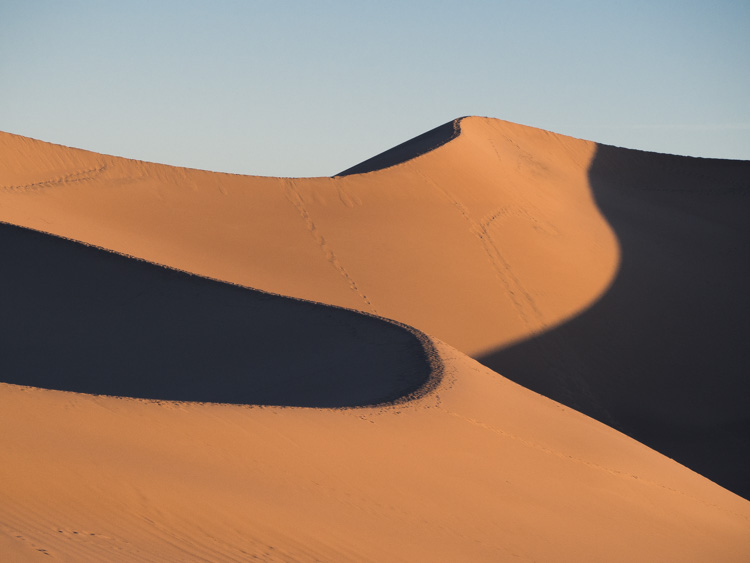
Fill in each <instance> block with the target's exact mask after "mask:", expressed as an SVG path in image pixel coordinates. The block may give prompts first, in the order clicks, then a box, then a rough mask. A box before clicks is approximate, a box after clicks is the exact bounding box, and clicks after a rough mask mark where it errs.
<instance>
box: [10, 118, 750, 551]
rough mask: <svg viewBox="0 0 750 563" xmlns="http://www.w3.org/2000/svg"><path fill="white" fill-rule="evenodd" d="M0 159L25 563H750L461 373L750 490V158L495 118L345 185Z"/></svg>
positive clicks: (725, 521) (694, 496) (623, 448)
mask: <svg viewBox="0 0 750 563" xmlns="http://www.w3.org/2000/svg"><path fill="white" fill-rule="evenodd" d="M0 154H3V160H2V161H0V220H1V221H5V222H7V223H9V224H8V225H0V240H2V245H1V246H0V248H2V251H1V252H2V262H3V265H4V269H5V270H4V273H3V276H4V282H3V283H4V284H5V285H4V286H3V289H4V291H3V296H2V308H3V310H4V313H5V314H4V319H3V323H2V331H3V334H2V338H3V341H4V342H6V344H7V345H8V350H7V351H6V352H4V354H3V357H2V359H0V365H1V366H2V373H3V379H2V381H4V382H5V383H4V384H0V401H1V402H2V407H1V408H0V418H2V425H3V428H5V429H8V431H6V432H3V433H2V435H1V436H0V440H1V441H2V446H0V451H2V452H3V455H4V463H3V464H0V549H2V550H4V551H5V552H7V553H8V554H10V555H9V557H11V558H16V559H18V560H28V559H31V558H33V557H35V556H39V557H40V558H41V557H43V558H45V560H46V559H47V558H48V556H53V557H58V558H61V559H67V560H76V561H78V560H101V559H103V558H104V559H112V560H118V559H119V560H133V559H137V560H175V559H201V558H204V559H211V560H215V559H220V560H248V559H250V558H252V557H253V556H255V557H258V558H262V559H267V560H293V559H302V560H314V559H316V558H317V559H322V560H340V559H363V560H366V559H370V560H450V561H455V560H494V561H496V560H509V559H516V558H521V559H534V560H571V561H574V560H575V561H580V560H622V561H633V560H679V561H689V560H695V561H706V560H721V561H731V560H737V561H742V560H746V559H747V557H748V554H750V505H748V502H747V501H746V500H744V499H742V498H740V497H738V496H736V495H734V494H732V493H730V492H728V491H726V490H725V489H722V488H721V487H719V486H717V485H716V484H714V483H712V482H710V481H709V480H707V479H705V478H704V477H701V476H699V475H698V474H696V473H693V472H691V471H690V470H688V469H686V468H685V467H683V466H682V465H679V464H678V463H676V462H674V461H672V460H670V459H668V458H666V457H664V456H663V455H660V454H659V453H657V452H655V451H654V450H652V449H649V448H648V447H646V446H644V445H642V444H640V443H638V442H636V441H635V440H633V439H631V438H629V437H627V436H625V435H623V434H621V433H619V432H618V431H616V430H614V429H613V428H610V427H608V426H605V425H604V424H601V423H599V422H596V421H595V420H592V419H591V418H588V417H586V416H584V415H582V414H580V413H578V412H576V411H574V410H571V409H569V408H566V407H563V406H562V405H560V404H559V403H556V402H553V401H551V400H549V399H547V398H544V397H542V396H540V395H537V394H535V393H534V392H532V391H529V390H527V389H524V388H523V387H519V386H518V385H516V384H514V383H511V382H510V381H508V380H506V379H505V378H504V377H502V376H500V375H498V374H497V373H495V372H493V371H491V370H490V369H488V368H487V367H484V366H482V365H480V364H478V363H476V362H475V361H473V360H471V359H470V358H469V357H467V356H466V355H465V354H470V355H472V356H474V357H475V358H478V359H480V360H481V361H482V362H484V363H485V364H486V365H487V366H489V367H492V368H498V366H499V371H500V372H501V373H503V375H507V376H508V377H511V378H515V379H516V380H517V381H519V382H521V383H523V385H525V386H527V387H530V388H532V389H535V390H538V391H540V392H542V393H544V394H546V395H548V396H550V397H552V398H554V399H556V400H558V401H560V402H562V403H566V404H568V405H572V406H574V407H575V408H577V409H580V410H581V411H583V412H585V413H587V414H589V415H591V416H594V417H597V418H599V419H600V420H602V421H604V422H607V423H608V424H611V425H613V426H616V427H619V428H621V429H623V430H625V431H627V432H628V433H630V434H631V435H633V436H636V437H637V438H638V439H639V440H641V441H643V442H644V443H646V444H647V445H651V446H654V447H657V448H658V449H659V450H660V451H662V452H664V453H667V454H668V455H670V456H675V457H679V456H682V459H681V461H683V462H687V463H689V464H692V465H691V466H692V467H694V468H700V469H701V471H702V472H703V473H704V474H707V475H709V476H710V477H711V478H713V479H715V480H717V481H719V482H720V484H723V485H725V486H730V487H732V488H733V489H734V490H742V488H743V486H746V482H745V479H744V474H745V473H746V470H745V468H747V461H748V457H747V456H748V451H749V450H750V447H748V444H747V436H748V432H747V428H746V426H745V424H746V422H747V419H746V415H745V413H744V409H743V401H742V397H743V396H746V391H747V389H746V386H745V385H746V384H745V382H744V381H743V377H742V374H743V373H747V369H746V366H747V363H746V358H747V356H746V355H745V354H746V353H745V352H744V351H743V347H742V343H741V337H742V335H743V334H748V331H747V328H748V327H747V322H748V321H747V318H748V317H747V315H746V314H745V311H746V310H747V309H746V308H747V300H746V297H745V293H746V292H745V291H743V289H744V287H746V282H747V281H748V277H749V276H748V272H747V266H746V261H745V260H744V256H743V249H744V248H745V246H744V243H745V242H746V236H747V228H746V227H745V226H744V224H743V222H742V217H743V214H746V213H744V212H745V211H746V205H747V191H746V185H745V184H746V180H747V178H748V167H749V165H748V163H738V162H728V161H714V160H702V159H684V158H681V157H670V156H665V155H652V154H647V153H640V152H637V151H626V150H624V149H614V148H611V147H604V146H598V145H595V144H594V143H590V142H587V141H581V140H577V139H571V138H568V137H564V136H560V135H555V134H552V133H549V132H546V131H541V130H537V129H532V128H528V127H523V126H519V125H514V124H510V123H506V122H502V121H498V120H491V119H483V118H464V119H462V120H457V121H455V122H451V123H448V124H445V125H443V126H441V127H438V128H436V129H435V130H433V131H431V132H428V133H427V134H425V135H423V136H420V137H418V138H417V139H415V140H413V141H411V142H407V143H405V144H403V145H400V146H399V147H395V148H394V149H392V150H391V151H386V152H385V153H383V154H381V155H378V156H376V157H374V158H373V159H370V160H369V161H366V162H364V163H362V164H361V165H357V166H355V167H352V168H350V169H348V170H346V171H344V172H342V173H341V174H340V175H339V176H337V177H334V178H308V179H288V178H262V177H247V176H236V175H229V174H218V173H211V172H204V171H198V170H188V169H181V168H174V167H169V166H163V165H158V164H151V163H144V162H139V161H132V160H127V159H122V158H116V157H111V156H106V155H99V154H96V153H91V152H87V151H81V150H77V149H69V148H66V147H60V146H56V145H50V144H47V143H43V142H40V141H35V140H32V139H27V138H23V137H18V136H14V135H10V134H1V135H0ZM743 182H744V184H743ZM16 225H18V226H21V227H27V228H31V229H36V230H37V231H42V233H40V232H33V231H29V230H26V229H21V228H19V227H17V226H16ZM44 233H50V234H52V235H58V236H62V237H67V238H70V239H74V240H78V241H83V242H85V243H87V244H89V245H96V246H99V247H101V248H91V247H86V246H82V245H80V244H77V243H75V242H71V241H67V240H62V239H60V238H57V237H54V236H50V234H44ZM103 249H110V250H114V251H116V252H118V253H121V254H124V255H127V256H132V257H136V258H139V259H142V260H140V261H139V260H134V259H133V258H128V257H127V256H121V255H115V254H112V253H109V252H106V251H105V250H103ZM143 260H146V261H149V262H153V263H154V264H161V265H164V266H167V267H169V268H173V269H176V270H181V271H175V270H172V269H166V268H163V267H159V266H158V265H154V264H149V263H146V262H144V261H143ZM188 273H193V274H198V275H199V276H205V277H209V278H214V279H213V280H210V279H204V278H203V277H198V276H190V275H188ZM215 280H221V281H225V282H230V284H235V285H229V284H226V283H220V282H219V281H215ZM718 285H720V287H721V290H716V291H709V289H711V288H713V287H715V286H718ZM238 286H245V287H238ZM249 288H256V289H257V290H261V291H256V290H253V289H249ZM263 291H266V292H272V293H276V294H282V295H288V296H291V297H296V298H302V299H308V300H312V301H317V302H320V303H326V304H330V305H337V306H339V307H342V306H343V307H348V308H350V309H356V310H359V311H362V312H365V313H368V314H367V315H363V314H359V313H356V312H354V311H350V310H343V309H340V308H336V307H330V306H325V305H322V304H316V303H310V302H304V301H299V300H296V299H289V298H284V297H280V296H278V295H269V294H267V293H263ZM373 313H374V314H376V315H381V316H382V317H385V318H378V317H374V316H372V314H373ZM387 319H394V320H395V321H397V322H395V323H394V322H391V321H388V320H387ZM400 323H402V324H400ZM412 326H413V327H415V328H410V327H412ZM420 331H424V332H426V333H429V334H430V335H434V337H437V338H439V339H441V340H443V341H445V342H447V343H448V344H445V343H443V342H442V341H441V340H438V339H436V338H434V337H433V336H426V335H425V334H423V333H422V332H420ZM454 347H455V348H454ZM456 348H457V349H456ZM459 350H460V351H459ZM714 368H715V369H714ZM707 372H710V374H707ZM425 382H426V384H427V386H426V387H419V386H420V385H422V384H425ZM29 385H33V386H34V387H28V386H29ZM40 387H44V389H40ZM415 388H419V390H420V392H418V393H417V394H416V395H412V396H411V397H410V399H411V400H408V401H405V402H404V401H401V402H399V403H398V404H396V405H386V404H382V403H385V402H388V401H392V400H393V399H398V398H399V397H401V398H404V397H405V396H406V395H408V394H409V393H411V392H413V391H414V390H415ZM51 389H58V390H57V391H55V390H51ZM69 391H85V392H88V393H100V394H107V395H117V397H108V396H96V395H91V394H78V393H71V392H69ZM128 397H131V398H128ZM144 398H152V399H160V400H159V401H149V400H145V399H144ZM179 401H197V402H189V403H188V402H179ZM205 401H217V402H222V403H229V402H232V403H240V404H237V405H228V404H203V402H205ZM373 403H380V404H378V405H374V406H370V407H360V408H344V409H342V408H341V407H349V406H353V405H364V404H370V405H373ZM248 405H256V406H248ZM269 405H277V406H269ZM278 405H296V406H297V407H301V406H304V407H316V408H289V407H280V406H278ZM321 407H328V408H321ZM330 407H336V408H330ZM722 440H723V441H722ZM717 444H718V445H719V446H718V447H717ZM729 445H731V446H733V447H734V451H728V450H729V448H728V446H729ZM709 453H710V454H711V457H710V459H709V462H708V463H705V460H706V459H708V454H709ZM678 454H679V456H678Z"/></svg>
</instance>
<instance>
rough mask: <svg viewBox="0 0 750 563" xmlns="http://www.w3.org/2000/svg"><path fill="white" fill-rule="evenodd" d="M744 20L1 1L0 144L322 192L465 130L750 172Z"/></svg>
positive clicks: (662, 12) (273, 0)
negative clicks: (430, 139)
mask: <svg viewBox="0 0 750 563" xmlns="http://www.w3.org/2000/svg"><path fill="white" fill-rule="evenodd" d="M749 102H750V2H748V1H747V0H737V1H733V2H730V1H714V2H705V1H690V0H685V1H661V2H660V1H658V0H652V1H640V0H629V1H628V2H622V1H609V0H597V1H568V2H566V1H563V0H560V1H556V2H537V1H526V2H523V1H520V0H519V1H507V2H506V1H471V0H464V1H460V2H459V1H439V0H436V1H432V2H427V1H421V0H414V1H411V2H409V1H399V2H395V1H388V0H380V1H377V2H376V1H359V0H348V1H332V0H316V1H314V2H313V1H298V2H292V1H284V0H259V1H250V0H247V1H222V0H212V1H210V2H209V1H206V2H198V1H189V0H184V1H179V2H178V1H161V2H160V1H158V0H150V1H147V2H141V1H138V0H135V1H128V2H122V1H117V2H109V1H106V0H99V1H77V0H68V1H66V2H59V1H56V0H54V1H53V0H50V1H44V0H21V1H18V0H2V2H0V130H2V131H6V132H10V133H16V134H20V135H26V136H29V137H34V138H37V139H41V140H45V141H50V142H55V143H59V144H63V145H68V146H74V147H78V148H85V149H89V150H93V151H96V152H101V153H106V154H113V155H117V156H125V157H129V158H137V159H140V160H148V161H153V162H161V163H166V164H174V165H179V166H188V167H191V168H202V169H207V170H216V171H223V172H234V173H239V174H253V175H260V176H288V177H300V176H330V175H333V174H335V173H337V172H340V171H342V170H344V169H346V168H349V167H350V166H353V165H354V164H356V163H358V162H360V161H362V160H365V159H367V158H369V157H371V156H374V155H375V154H377V153H380V152H382V151H384V150H386V149H388V148H390V147H392V146H395V145H397V144H399V143H401V142H403V141H405V140H407V139H409V138H411V137H414V136H416V135H418V134H420V133H423V132H425V131H427V130H429V129H432V128H433V127H436V126H438V125H440V124H442V123H445V122H447V121H450V120H452V119H454V118H456V117H460V116H463V115H483V116H488V117H496V118H499V119H504V120H507V121H513V122H516V123H521V124H524V125H531V126H534V127H540V128H543V129H547V130H550V131H555V132H557V133H563V134H566V135H571V136H574V137H580V138H585V139H589V140H593V141H598V142H602V143H607V144H613V145H617V146H625V147H630V148H638V149H644V150H652V151H657V152H666V153H672V154H685V155H691V156H703V157H717V158H733V159H744V160H750V103H749Z"/></svg>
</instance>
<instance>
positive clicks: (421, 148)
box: [336, 118, 461, 176]
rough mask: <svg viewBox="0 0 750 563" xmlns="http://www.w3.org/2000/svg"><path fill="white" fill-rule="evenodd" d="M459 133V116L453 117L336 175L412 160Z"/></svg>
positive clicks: (387, 166) (361, 172) (373, 169)
mask: <svg viewBox="0 0 750 563" xmlns="http://www.w3.org/2000/svg"><path fill="white" fill-rule="evenodd" d="M460 133H461V118H459V119H454V120H453V121H449V122H448V123H444V124H443V125H439V126H438V127H435V128H434V129H431V130H429V131H427V132H426V133H422V134H421V135H417V136H416V137H414V138H413V139H409V140H408V141H406V142H405V143H401V144H400V145H397V146H395V147H393V148H392V149H388V150H387V151H384V152H382V153H380V154H378V155H375V156H373V157H372V158H368V159H367V160H365V161H363V162H360V163H359V164H357V165H355V166H352V167H351V168H347V169H346V170H344V171H343V172H339V173H338V174H336V176H350V175H351V174H365V173H367V172H374V171H375V170H382V169H383V168H389V167H391V166H396V165H397V164H401V163H402V162H406V161H407V160H412V159H413V158H416V157H418V156H421V155H423V154H425V153H428V152H430V151H434V150H435V149H436V148H438V147H441V146H443V145H444V144H445V143H447V142H449V141H452V140H453V139H455V138H456V137H458V135H459V134H460Z"/></svg>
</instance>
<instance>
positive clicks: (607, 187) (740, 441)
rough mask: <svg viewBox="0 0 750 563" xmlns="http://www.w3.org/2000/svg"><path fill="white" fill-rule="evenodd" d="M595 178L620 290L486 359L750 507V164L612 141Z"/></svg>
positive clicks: (597, 161) (594, 168) (602, 149)
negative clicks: (616, 254)
mask: <svg viewBox="0 0 750 563" xmlns="http://www.w3.org/2000/svg"><path fill="white" fill-rule="evenodd" d="M589 177H590V182H591V187H592V190H593V194H594V197H595V198H596V202H597V205H598V206H599V208H600V209H601V212H602V213H603V215H604V216H605V217H606V219H607V221H608V222H609V224H610V225H611V226H612V228H613V229H614V231H615V233H616V235H617V238H618V241H619V243H620V246H621V249H622V256H621V261H620V267H619V271H618V273H617V276H616V277H615V279H614V282H613V284H612V286H611V287H610V288H609V290H608V291H607V292H606V293H605V294H604V295H603V296H602V298H601V299H600V300H598V301H597V302H596V303H595V304H594V305H593V306H592V307H591V308H589V309H587V310H586V311H584V312H583V313H582V314H581V315H580V316H577V317H576V318H574V319H573V320H571V321H570V322H568V323H565V324H564V325H562V326H560V327H559V328H557V329H554V330H552V331H549V332H546V333H544V334H541V335H540V336H537V337H535V338H532V339H531V340H528V341H525V342H522V343H520V344H518V345H516V346H513V347H510V348H507V349H502V350H499V351H497V352H494V353H491V354H488V355H485V356H484V357H482V358H481V361H482V363H484V364H485V365H488V366H490V367H492V368H493V369H495V370H497V371H499V372H500V373H502V374H503V375H505V376H507V377H509V378H510V379H513V380H514V381H516V382H518V383H520V384H522V385H524V386H526V387H529V388H531V389H533V390H535V391H537V392H539V393H542V394H543V395H546V396H548V397H551V398H553V399H555V400H557V401H560V402H562V403H565V404H567V405H569V406H571V407H573V408H575V409H577V410H580V411H582V412H584V413H586V414H588V415H590V416H593V417H594V418H598V419H599V420H601V421H603V422H605V423H607V424H611V425H613V426H615V427H616V428H619V429H620V430H622V431H623V432H625V433H627V434H629V435H631V436H633V437H635V438H636V439H638V440H640V441H642V442H644V443H645V444H647V445H649V446H651V447H653V448H655V449H657V450H658V451H660V452H663V453H665V454H666V455H668V456H670V457H673V458H674V459H676V460H677V461H679V462H681V463H684V464H685V465H687V466H688V467H691V468H692V469H694V470H695V471H698V472H700V473H701V474H703V475H706V476H707V477H709V478H710V479H712V480H714V481H716V482H718V483H720V484H721V485H723V486H725V487H728V488H729V489H731V490H733V491H735V492H737V493H739V494H741V495H743V496H745V497H746V498H750V479H748V476H749V475H750V414H749V413H748V406H747V405H748V397H750V378H749V377H748V374H750V347H748V345H747V341H746V340H747V336H748V334H750V292H748V287H750V260H748V249H749V248H750V229H749V228H748V222H747V221H748V217H750V163H748V162H741V161H721V160H709V159H695V158H687V157H678V156H671V155H660V154H653V153H646V152H641V151H634V150H627V149H620V148H615V147H610V146H606V145H599V146H598V148H597V152H596V156H595V158H594V160H593V162H592V165H591V167H590V170H589Z"/></svg>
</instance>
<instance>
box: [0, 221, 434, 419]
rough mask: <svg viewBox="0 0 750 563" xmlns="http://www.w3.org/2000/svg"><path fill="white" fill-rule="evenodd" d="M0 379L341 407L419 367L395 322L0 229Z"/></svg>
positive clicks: (384, 398) (387, 390)
mask: <svg viewBox="0 0 750 563" xmlns="http://www.w3.org/2000/svg"><path fill="white" fill-rule="evenodd" d="M0 265H2V269H1V271H2V278H0V280H1V281H0V312H1V313H0V315H1V316H0V342H2V353H0V381H3V382H6V383H14V384H19V385H29V386H35V387H44V388H48V389H58V390H64V391H77V392H83V393H94V394H105V395H117V396H126V397H138V398H148V399H163V400H178V401H201V402H219V403H242V404H256V405H257V404H262V405H287V406H302V407H351V406H359V405H368V404H377V403H382V402H388V401H392V400H394V399H397V398H400V397H402V396H404V395H407V394H409V393H410V392H412V391H415V390H416V389H418V388H419V387H420V386H421V385H423V384H424V383H425V382H426V381H427V379H428V377H430V374H431V368H430V364H429V362H428V360H427V358H426V355H425V350H424V348H423V346H422V344H421V343H420V341H419V339H418V338H417V337H416V336H415V335H414V334H412V333H411V332H409V331H408V330H406V329H404V328H402V327H400V326H398V325H395V324H391V323H389V322H386V321H384V320H381V319H378V318H374V317H369V316H366V315H361V314H358V313H355V312H351V311H347V310H344V309H338V308H335V307H328V306H323V305H317V304H313V303H308V302H304V301H298V300H294V299H289V298H284V297H279V296H274V295H269V294H266V293H262V292H258V291H253V290H249V289H246V288H242V287H238V286H233V285H230V284H225V283H221V282H217V281H213V280H209V279H205V278H201V277H198V276H192V275H189V274H186V273H183V272H178V271H175V270H170V269H167V268H162V267H160V266H156V265H153V264H149V263H146V262H143V261H139V260H135V259H132V258H127V257H124V256H121V255H118V254H114V253H110V252H107V251H104V250H101V249H98V248H93V247H88V246H84V245H82V244H79V243H75V242H72V241H68V240H64V239H61V238H57V237H54V236H51V235H46V234H43V233H38V232H35V231H31V230H27V229H22V228H19V227H15V226H11V225H6V224H0Z"/></svg>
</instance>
